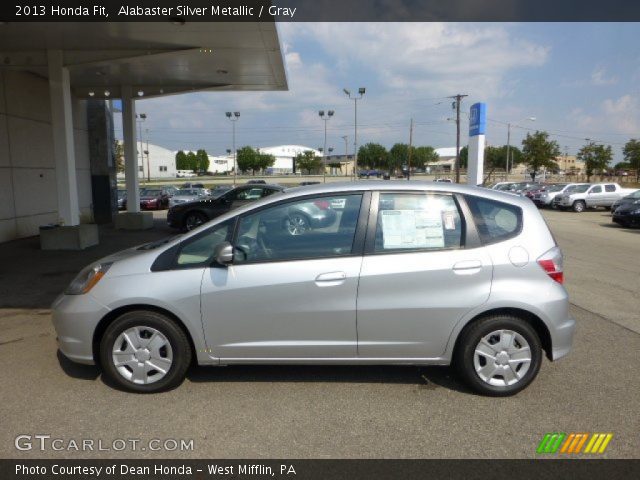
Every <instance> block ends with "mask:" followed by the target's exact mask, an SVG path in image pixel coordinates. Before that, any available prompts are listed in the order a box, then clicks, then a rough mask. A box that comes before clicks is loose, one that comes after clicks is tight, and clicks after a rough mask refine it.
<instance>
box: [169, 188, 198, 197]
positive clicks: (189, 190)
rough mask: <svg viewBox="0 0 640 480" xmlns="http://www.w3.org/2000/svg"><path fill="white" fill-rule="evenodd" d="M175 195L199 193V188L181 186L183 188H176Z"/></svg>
mask: <svg viewBox="0 0 640 480" xmlns="http://www.w3.org/2000/svg"><path fill="white" fill-rule="evenodd" d="M175 195H176V196H180V195H184V196H193V195H200V190H196V189H194V188H183V189H180V190H177V191H176V193H175Z"/></svg>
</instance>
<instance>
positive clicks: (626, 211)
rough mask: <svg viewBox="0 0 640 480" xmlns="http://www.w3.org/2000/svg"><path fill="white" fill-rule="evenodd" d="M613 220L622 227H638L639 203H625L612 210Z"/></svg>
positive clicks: (639, 221)
mask: <svg viewBox="0 0 640 480" xmlns="http://www.w3.org/2000/svg"><path fill="white" fill-rule="evenodd" d="M612 219H613V221H614V222H615V223H617V224H618V225H622V226H623V227H640V203H625V204H624V205H621V206H619V207H618V208H616V211H615V212H613V217H612Z"/></svg>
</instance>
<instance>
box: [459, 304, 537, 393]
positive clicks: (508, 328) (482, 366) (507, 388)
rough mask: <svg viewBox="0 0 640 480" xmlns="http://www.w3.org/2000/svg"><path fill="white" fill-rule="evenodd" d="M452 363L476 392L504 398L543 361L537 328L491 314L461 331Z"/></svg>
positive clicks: (528, 380)
mask: <svg viewBox="0 0 640 480" xmlns="http://www.w3.org/2000/svg"><path fill="white" fill-rule="evenodd" d="M454 363H455V366H456V367H457V369H458V371H459V373H460V375H461V376H462V378H463V379H464V380H465V381H466V383H467V384H468V385H469V386H470V387H471V388H473V389H474V390H475V391H477V392H479V393H482V394H484V395H490V396H495V397H504V396H509V395H514V394H516V393H518V392H519V391H521V390H523V389H524V388H526V387H527V386H528V385H529V384H530V383H531V382H532V381H533V379H534V378H535V377H536V375H537V374H538V371H539V370H540V365H541V363H542V347H541V345H540V339H539V338H538V335H537V333H536V331H535V330H534V329H533V328H532V327H531V325H529V323H527V322H526V321H525V320H522V319H520V318H518V317H513V316H509V315H496V316H490V317H485V318H482V319H480V320H478V321H476V322H474V323H472V324H471V325H470V326H468V327H467V328H465V330H463V332H462V334H461V337H460V341H459V343H458V347H457V349H456V352H455V354H454Z"/></svg>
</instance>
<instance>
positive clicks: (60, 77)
mask: <svg viewBox="0 0 640 480" xmlns="http://www.w3.org/2000/svg"><path fill="white" fill-rule="evenodd" d="M47 61H48V67H49V96H50V97H51V130H52V132H53V154H54V159H55V166H56V187H57V190H58V216H59V220H60V222H61V223H62V224H63V225H65V226H76V225H80V208H79V206H78V184H77V183H76V155H75V149H74V143H73V118H72V110H71V85H70V82H69V70H68V69H67V68H65V67H64V65H63V63H62V62H63V55H62V50H48V51H47Z"/></svg>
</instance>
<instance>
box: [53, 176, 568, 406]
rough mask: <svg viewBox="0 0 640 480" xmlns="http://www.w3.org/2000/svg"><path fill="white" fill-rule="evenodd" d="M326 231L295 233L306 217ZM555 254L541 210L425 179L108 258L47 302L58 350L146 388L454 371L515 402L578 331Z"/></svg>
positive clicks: (245, 214) (337, 190)
mask: <svg viewBox="0 0 640 480" xmlns="http://www.w3.org/2000/svg"><path fill="white" fill-rule="evenodd" d="M309 202H313V203H314V204H315V206H316V207H317V208H319V209H331V210H332V211H333V213H334V214H332V215H327V217H331V218H332V219H333V220H332V221H331V222H330V223H327V222H325V223H322V224H315V225H314V223H313V222H307V223H305V225H306V227H305V228H300V229H293V230H292V229H290V228H287V227H288V225H289V224H290V223H291V222H290V219H289V218H288V215H289V214H290V212H292V211H296V212H297V211H301V210H300V209H298V208H296V206H297V205H298V204H308V203H309ZM562 282H563V267H562V253H561V252H560V250H559V248H558V247H557V245H556V243H555V241H554V238H553V236H552V235H551V233H550V232H549V229H548V227H547V225H546V224H545V222H544V220H543V218H542V217H541V216H540V213H539V212H538V210H537V208H536V207H535V205H534V204H533V203H532V202H531V201H529V199H527V198H519V197H516V196H514V195H510V194H507V193H502V192H497V191H492V190H487V189H482V188H476V187H466V186H461V185H455V184H445V183H429V182H417V181H413V182H406V181H405V182H393V181H391V182H369V181H366V182H354V183H331V184H324V185H315V186H306V187H303V188H293V189H289V190H285V191H284V192H283V193H281V194H276V195H272V196H269V197H268V198H265V199H263V200H260V201H258V202H255V203H252V204H251V205H248V206H246V207H244V208H241V209H238V210H235V211H232V212H229V213H227V214H225V215H223V216H221V217H218V218H216V219H215V220H214V221H212V222H210V223H206V224H204V225H202V226H200V227H198V228H197V229H195V230H193V231H191V232H189V233H187V234H184V235H181V236H177V237H173V238H170V239H168V240H165V241H160V242H154V243H149V244H146V245H142V246H140V247H136V248H131V249H129V250H125V251H122V252H119V253H117V254H114V255H111V256H109V257H106V258H103V259H102V260H99V261H97V262H95V263H93V264H91V265H89V266H88V267H87V268H85V269H84V270H82V272H80V273H79V274H78V276H77V277H76V279H75V280H74V281H73V282H72V283H71V284H70V285H69V287H68V288H67V290H66V291H65V292H64V294H62V295H61V296H60V297H58V298H57V299H56V301H55V302H54V305H53V323H54V325H55V328H56V331H57V334H58V344H59V348H60V350H61V352H62V353H63V354H64V355H65V356H66V357H68V358H69V359H71V360H73V361H76V362H80V363H86V364H94V363H98V364H100V365H101V366H102V369H103V371H104V374H105V375H107V376H108V377H110V378H111V379H112V380H114V381H115V382H116V383H117V384H119V385H121V386H123V387H125V388H127V389H129V390H132V391H136V392H156V391H160V390H165V389H169V388H172V387H174V386H176V385H178V384H179V383H180V382H181V381H182V380H183V379H184V377H185V374H186V372H187V369H188V368H189V365H190V364H191V362H192V360H195V361H196V362H197V363H198V364H199V365H231V364H403V365H406V364H415V365H449V364H453V365H455V367H456V369H457V370H458V372H459V373H460V376H461V378H462V379H463V380H464V381H465V382H466V383H467V384H468V385H469V386H470V387H472V388H473V389H475V390H476V391H478V392H480V393H483V394H486V395H494V396H505V395H512V394H514V393H516V392H518V391H520V390H522V389H523V388H525V387H526V386H527V385H529V384H530V383H531V381H532V380H533V379H534V378H535V377H536V375H537V373H538V370H539V369H540V364H541V362H542V356H543V352H545V353H546V356H547V357H548V358H549V359H550V360H557V359H559V358H561V357H563V356H564V355H566V354H567V353H568V352H569V350H570V349H571V342H572V337H573V332H574V327H575V322H574V320H573V319H572V318H571V317H570V315H569V312H568V307H569V302H568V297H567V292H566V290H565V289H564V287H563V286H562Z"/></svg>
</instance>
